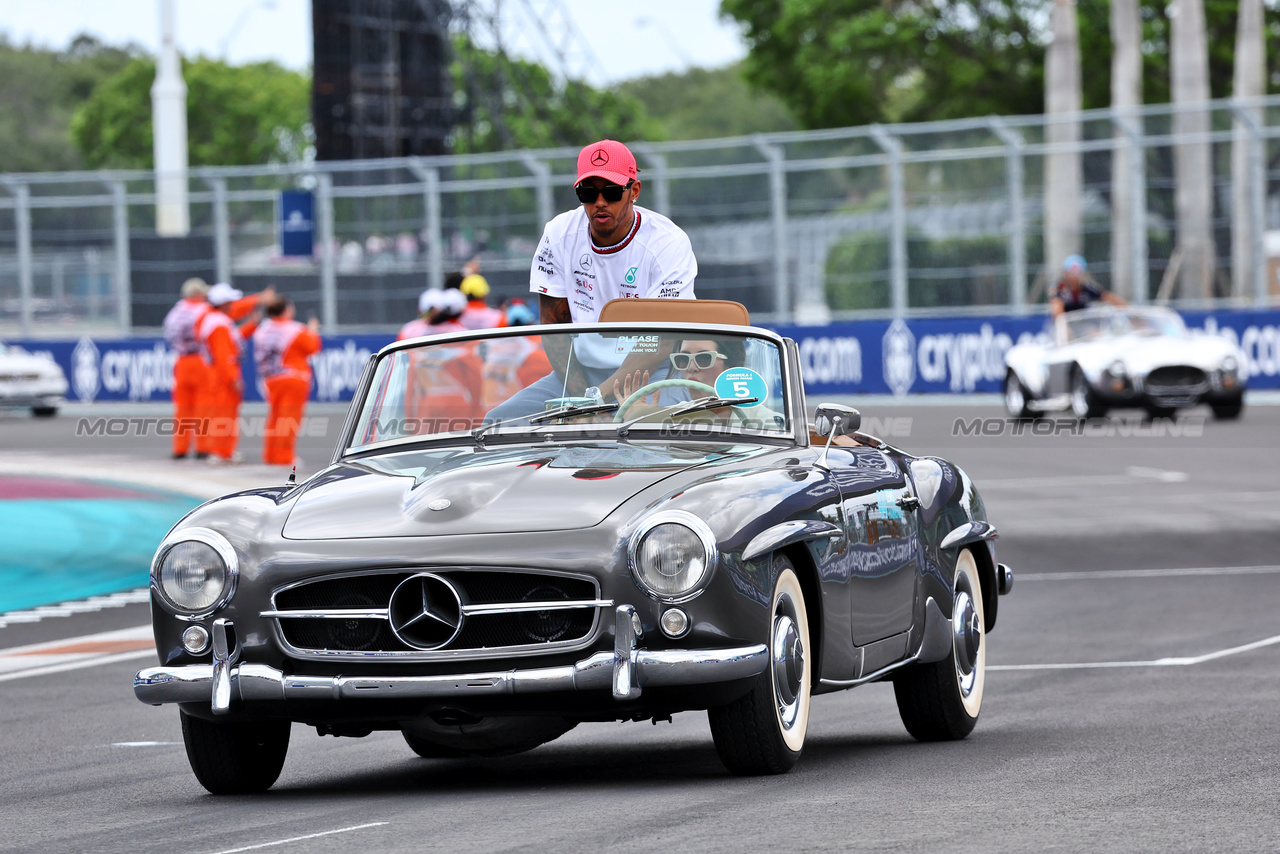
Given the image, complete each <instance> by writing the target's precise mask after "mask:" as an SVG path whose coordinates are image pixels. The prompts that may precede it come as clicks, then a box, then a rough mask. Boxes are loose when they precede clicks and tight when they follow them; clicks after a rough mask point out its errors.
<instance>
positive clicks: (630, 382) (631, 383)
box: [613, 371, 658, 406]
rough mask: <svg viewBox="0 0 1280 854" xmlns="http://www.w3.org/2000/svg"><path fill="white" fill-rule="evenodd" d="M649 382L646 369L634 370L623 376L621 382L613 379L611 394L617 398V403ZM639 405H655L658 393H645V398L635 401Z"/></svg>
mask: <svg viewBox="0 0 1280 854" xmlns="http://www.w3.org/2000/svg"><path fill="white" fill-rule="evenodd" d="M648 384H649V372H648V371H636V372H635V374H633V375H631V376H623V378H622V382H621V383H619V382H618V381H617V380H614V381H613V396H614V397H616V398H617V399H618V403H622V402H623V401H625V400H626V399H627V398H628V397H631V395H633V394H634V393H635V392H637V391H638V390H640V389H642V388H644V387H645V386H647V385H648ZM636 403H637V404H639V405H641V406H656V405H657V403H658V393H657V392H656V391H655V392H654V393H653V394H650V395H647V399H642V400H638V401H636Z"/></svg>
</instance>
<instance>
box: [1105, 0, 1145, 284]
mask: <svg viewBox="0 0 1280 854" xmlns="http://www.w3.org/2000/svg"><path fill="white" fill-rule="evenodd" d="M1111 43H1112V44H1113V45H1114V46H1115V54H1114V56H1113V58H1112V60H1111V108H1112V109H1113V110H1115V111H1116V112H1117V114H1118V115H1119V117H1120V120H1121V121H1122V122H1126V123H1133V122H1137V121H1141V120H1140V119H1138V118H1136V117H1134V116H1132V115H1126V113H1129V112H1132V111H1133V110H1135V109H1136V108H1137V107H1139V106H1141V104H1142V17H1141V15H1140V10H1139V8H1138V0H1112V2H1111ZM1134 130H1135V131H1136V128H1134ZM1116 136H1117V138H1118V139H1119V141H1120V145H1119V146H1117V147H1116V149H1115V150H1114V151H1112V152H1111V211H1112V217H1111V221H1112V230H1111V234H1112V241H1111V289H1112V290H1113V291H1116V292H1118V293H1119V294H1121V295H1122V296H1124V297H1126V298H1128V299H1137V298H1139V297H1145V296H1146V294H1147V282H1146V277H1145V276H1142V275H1135V270H1134V262H1135V260H1136V258H1135V255H1138V254H1145V253H1136V252H1134V247H1133V241H1134V238H1135V236H1136V235H1135V234H1134V229H1133V211H1134V208H1135V207H1136V206H1137V205H1138V204H1146V200H1145V199H1139V198H1138V196H1137V193H1135V192H1134V187H1133V177H1132V176H1133V174H1134V170H1136V169H1138V163H1139V161H1138V158H1137V156H1136V155H1137V152H1135V151H1134V150H1133V147H1132V146H1131V145H1130V143H1129V139H1128V135H1127V134H1126V133H1124V132H1121V131H1117V132H1116ZM1139 239H1145V235H1142V236H1141V237H1140V238H1139Z"/></svg>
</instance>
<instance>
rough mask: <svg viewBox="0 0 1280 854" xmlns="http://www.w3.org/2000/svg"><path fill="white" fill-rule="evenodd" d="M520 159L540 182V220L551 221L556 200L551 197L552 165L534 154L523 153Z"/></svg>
mask: <svg viewBox="0 0 1280 854" xmlns="http://www.w3.org/2000/svg"><path fill="white" fill-rule="evenodd" d="M520 160H521V162H523V163H524V165H525V168H526V169H528V170H529V172H530V173H531V174H532V175H533V176H534V178H536V179H537V182H538V221H539V222H542V223H548V222H551V218H552V217H553V216H554V215H555V214H554V212H553V211H552V208H553V207H554V202H553V201H552V199H551V167H550V166H548V165H547V164H545V163H543V162H542V161H541V160H539V159H538V158H536V157H534V156H533V155H532V154H522V155H521V156H520Z"/></svg>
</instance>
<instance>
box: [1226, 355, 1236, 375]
mask: <svg viewBox="0 0 1280 854" xmlns="http://www.w3.org/2000/svg"><path fill="white" fill-rule="evenodd" d="M1238 367H1240V365H1239V364H1238V363H1237V362H1236V357H1235V356H1227V357H1226V358H1224V359H1223V360H1222V372H1223V373H1224V374H1234V373H1235V372H1236V368H1238Z"/></svg>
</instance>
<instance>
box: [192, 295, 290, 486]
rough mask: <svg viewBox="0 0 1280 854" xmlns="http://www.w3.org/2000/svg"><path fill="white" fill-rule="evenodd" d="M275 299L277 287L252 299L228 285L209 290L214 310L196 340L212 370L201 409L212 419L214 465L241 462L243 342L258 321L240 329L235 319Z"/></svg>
mask: <svg viewBox="0 0 1280 854" xmlns="http://www.w3.org/2000/svg"><path fill="white" fill-rule="evenodd" d="M274 297H275V290H274V288H268V289H267V290H265V291H263V292H262V293H261V294H254V295H252V296H249V297H246V296H245V295H244V293H243V292H242V291H238V290H236V289H235V288H233V287H231V286H230V285H228V284H227V283H226V282H219V283H218V284H216V285H214V286H213V287H211V288H209V293H208V295H207V297H206V299H208V301H209V306H210V310H209V311H208V312H206V313H205V315H204V316H203V317H201V318H200V322H199V323H198V324H197V325H196V339H197V340H198V341H199V343H200V355H201V356H202V357H203V358H204V362H205V365H206V368H207V371H208V372H207V374H206V377H207V380H206V382H205V387H204V391H203V393H202V395H201V397H202V400H201V406H200V408H201V410H202V411H203V412H205V413H207V414H208V416H209V418H210V424H209V462H210V463H214V464H219V463H235V462H239V461H240V459H241V457H240V454H239V453H238V452H237V451H236V445H237V444H238V443H239V440H240V422H239V418H240V403H241V401H242V400H243V399H244V380H243V378H242V375H241V371H240V352H241V341H242V340H243V339H244V338H248V337H249V336H250V335H251V334H253V330H254V329H255V328H256V327H257V318H256V317H254V318H251V319H250V320H249V322H247V323H245V324H244V326H243V327H237V326H236V322H235V320H234V316H235V315H236V314H240V313H242V312H243V311H244V310H245V307H246V306H247V307H248V311H250V312H252V311H253V310H254V309H255V308H257V306H258V303H259V302H260V301H262V300H263V299H264V298H265V299H273V298H274Z"/></svg>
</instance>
